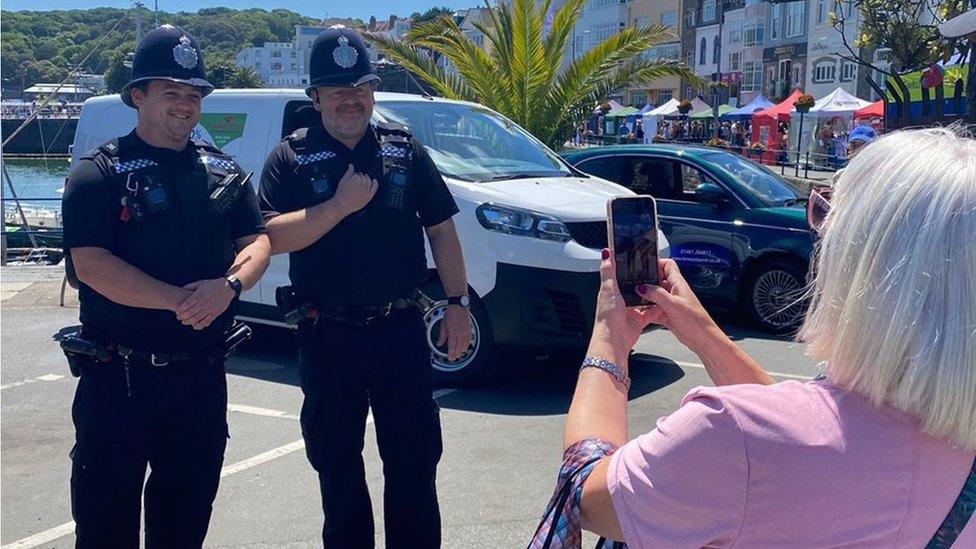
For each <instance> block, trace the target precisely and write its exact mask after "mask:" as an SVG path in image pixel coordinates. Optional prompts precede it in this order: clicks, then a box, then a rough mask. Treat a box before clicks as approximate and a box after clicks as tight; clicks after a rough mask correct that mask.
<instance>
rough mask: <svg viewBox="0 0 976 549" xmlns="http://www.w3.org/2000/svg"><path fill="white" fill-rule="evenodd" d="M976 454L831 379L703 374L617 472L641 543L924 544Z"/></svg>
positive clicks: (632, 446) (616, 490)
mask: <svg viewBox="0 0 976 549" xmlns="http://www.w3.org/2000/svg"><path fill="white" fill-rule="evenodd" d="M973 454H974V453H973V452H972V451H967V450H962V449H953V448H952V446H951V445H950V444H948V443H947V442H945V441H944V440H940V439H936V438H932V437H929V436H927V435H924V434H923V433H922V432H921V431H920V430H919V428H918V426H917V424H916V423H915V422H914V421H913V420H912V418H911V417H909V416H908V415H906V414H903V413H901V412H897V411H895V410H892V409H880V410H879V409H876V408H874V407H872V406H871V404H870V403H869V402H868V401H866V400H865V399H863V398H861V397H859V396H857V395H854V394H851V393H848V392H844V391H842V390H840V389H838V388H836V387H834V386H833V385H831V384H830V383H829V382H827V381H816V382H810V383H800V382H797V381H787V382H784V383H778V384H776V385H773V386H768V387H767V386H761V385H733V386H727V387H720V388H704V387H698V388H695V389H693V390H692V391H691V392H690V393H688V395H686V396H685V398H684V401H683V402H682V406H681V408H679V409H678V410H677V411H676V412H674V413H673V414H671V415H670V416H668V417H666V418H662V419H660V420H658V423H657V428H656V429H654V430H653V431H651V432H650V433H647V434H645V435H642V436H640V437H638V438H637V439H635V440H632V441H631V442H630V443H628V444H627V445H625V446H624V447H622V448H621V449H620V450H619V451H617V452H616V453H615V454H614V455H613V456H612V457H611V459H610V468H609V472H608V479H607V484H608V487H609V489H610V494H611V498H612V500H613V505H614V508H615V509H616V512H617V517H618V519H619V521H620V526H621V528H622V529H623V533H624V537H625V540H626V542H627V544H628V545H629V546H630V547H634V548H637V547H668V548H671V547H733V546H735V547H743V548H749V549H753V548H765V547H776V548H782V547H790V548H797V547H804V548H805V547H884V548H891V547H924V546H925V545H926V544H927V543H928V542H929V540H930V539H931V538H932V535H933V534H935V531H936V530H937V529H938V527H939V526H940V525H941V524H942V521H943V520H944V519H945V517H946V514H947V513H948V512H949V508H950V507H951V506H952V504H953V502H955V500H956V498H957V497H958V496H959V492H960V490H962V485H963V482H964V481H965V479H966V477H967V475H968V474H969V470H970V467H972V464H973ZM953 547H954V548H973V547H976V520H970V521H969V523H968V524H967V526H966V528H965V530H963V532H962V535H961V536H960V537H959V539H958V540H957V541H956V544H955V545H954V546H953Z"/></svg>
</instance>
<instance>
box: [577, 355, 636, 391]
mask: <svg viewBox="0 0 976 549" xmlns="http://www.w3.org/2000/svg"><path fill="white" fill-rule="evenodd" d="M584 368H599V369H601V370H603V371H604V372H607V373H608V374H610V375H612V376H613V378H614V379H616V380H617V381H618V382H619V383H620V384H621V385H623V386H624V390H625V391H629V390H630V378H629V377H627V374H625V373H624V371H623V370H621V369H620V366H617V365H616V364H614V363H613V362H610V361H609V360H607V359H605V358H599V357H595V356H588V357H586V358H584V359H583V365H582V366H580V371H583V369H584Z"/></svg>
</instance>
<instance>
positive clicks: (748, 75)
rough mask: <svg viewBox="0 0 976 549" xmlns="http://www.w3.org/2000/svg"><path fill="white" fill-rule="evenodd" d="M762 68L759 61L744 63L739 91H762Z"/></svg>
mask: <svg viewBox="0 0 976 549" xmlns="http://www.w3.org/2000/svg"><path fill="white" fill-rule="evenodd" d="M762 83H763V67H762V62H761V61H746V62H744V63H742V87H741V88H740V90H741V91H744V92H751V91H759V90H761V89H762Z"/></svg>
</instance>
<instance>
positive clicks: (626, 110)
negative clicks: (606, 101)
mask: <svg viewBox="0 0 976 549" xmlns="http://www.w3.org/2000/svg"><path fill="white" fill-rule="evenodd" d="M638 113H640V111H639V110H637V109H635V108H634V107H621V108H619V109H614V110H612V111H610V112H608V113H607V114H605V115H604V116H606V117H607V118H624V117H627V116H634V115H636V114H638Z"/></svg>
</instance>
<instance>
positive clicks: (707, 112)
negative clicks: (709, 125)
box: [689, 103, 732, 120]
mask: <svg viewBox="0 0 976 549" xmlns="http://www.w3.org/2000/svg"><path fill="white" fill-rule="evenodd" d="M730 112H732V106H731V105H726V104H724V103H723V104H721V105H719V106H718V115H719V116H720V117H721V116H725V115H726V114H729V113H730ZM714 116H715V111H714V110H713V109H712V108H711V107H708V108H706V109H702V110H700V111H696V112H694V113H692V114H691V116H689V118H691V119H693V120H707V119H709V118H712V117H714Z"/></svg>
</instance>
